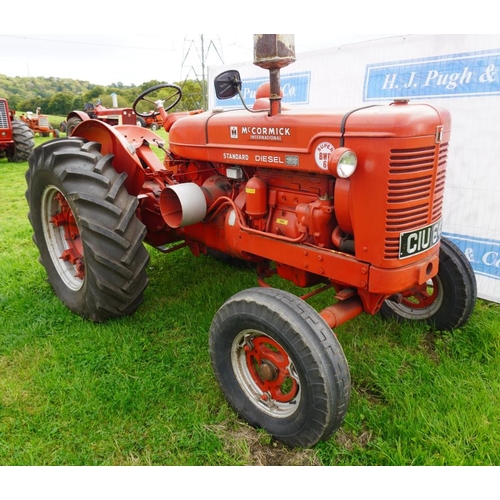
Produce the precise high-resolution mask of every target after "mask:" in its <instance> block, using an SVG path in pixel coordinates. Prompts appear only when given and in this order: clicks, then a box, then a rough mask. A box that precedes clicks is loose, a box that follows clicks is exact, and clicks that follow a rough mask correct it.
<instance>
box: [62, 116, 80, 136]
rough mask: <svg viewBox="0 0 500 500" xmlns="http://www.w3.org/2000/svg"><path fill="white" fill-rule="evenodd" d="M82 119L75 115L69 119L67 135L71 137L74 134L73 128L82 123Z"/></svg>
mask: <svg viewBox="0 0 500 500" xmlns="http://www.w3.org/2000/svg"><path fill="white" fill-rule="evenodd" d="M82 121H83V120H82V119H81V118H78V117H77V116H74V117H72V118H70V119H69V120H68V122H67V123H66V137H70V136H72V135H73V130H75V128H76V127H77V126H78V125H80V123H82Z"/></svg>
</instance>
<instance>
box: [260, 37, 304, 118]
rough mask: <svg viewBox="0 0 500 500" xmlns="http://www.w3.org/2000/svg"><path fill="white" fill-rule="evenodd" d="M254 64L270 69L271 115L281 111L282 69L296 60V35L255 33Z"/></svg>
mask: <svg viewBox="0 0 500 500" xmlns="http://www.w3.org/2000/svg"><path fill="white" fill-rule="evenodd" d="M253 46H254V62H253V63H254V64H255V65H256V66H259V67H260V68H264V69H268V70H269V85H270V90H271V96H270V103H271V113H270V115H271V116H274V115H277V114H279V113H281V92H280V90H281V87H280V69H281V68H284V67H286V66H288V65H289V64H292V63H293V62H295V35H254V36H253Z"/></svg>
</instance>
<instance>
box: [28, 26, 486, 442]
mask: <svg viewBox="0 0 500 500" xmlns="http://www.w3.org/2000/svg"><path fill="white" fill-rule="evenodd" d="M254 41H255V64H257V65H258V66H260V67H263V68H266V69H268V70H269V73H270V78H269V83H268V84H265V85H264V86H263V87H262V88H261V89H259V91H258V93H257V94H258V98H257V99H256V101H255V104H254V105H253V107H252V108H250V107H247V106H246V105H245V108H243V107H242V108H241V109H236V110H235V109H231V110H224V109H214V110H213V111H207V112H193V113H191V114H189V113H175V112H172V113H170V114H169V113H167V111H168V110H170V109H172V108H173V107H174V106H175V105H176V103H177V102H178V101H179V100H180V99H181V89H180V88H179V87H177V86H175V85H169V84H163V85H157V86H155V87H152V88H151V89H149V90H148V91H146V92H144V93H143V94H141V96H140V97H141V101H145V102H149V103H150V105H151V106H154V107H155V109H156V110H157V111H158V113H160V115H161V116H162V118H163V126H164V128H165V130H166V131H168V132H169V146H168V149H165V157H164V160H163V161H161V160H159V159H158V156H156V154H155V152H154V151H153V150H152V148H161V149H164V147H165V144H164V141H163V140H162V139H161V138H160V137H159V136H158V135H156V134H155V133H154V132H152V131H150V130H148V129H145V128H140V127H137V126H131V125H119V126H115V127H110V126H109V125H108V124H106V123H104V122H102V121H99V120H91V119H90V120H86V121H83V122H82V123H81V124H80V125H78V127H76V128H75V130H74V131H73V135H72V137H68V138H65V139H56V140H52V141H49V142H47V143H45V144H43V145H41V146H39V147H38V148H37V149H36V150H35V152H34V154H33V155H32V157H31V158H30V162H29V163H30V166H29V171H28V172H27V176H26V178H27V184H28V188H27V193H26V196H27V200H28V203H29V207H30V212H29V219H30V222H31V224H32V226H33V230H34V240H35V242H36V244H37V246H38V249H39V251H40V256H41V262H42V264H43V265H44V267H45V269H46V271H47V274H48V279H49V281H50V283H51V285H52V287H53V289H54V290H55V293H56V294H57V295H58V296H59V298H60V299H61V300H62V301H63V302H64V303H65V304H66V305H67V307H68V308H70V309H71V310H72V311H74V312H75V313H78V314H80V315H81V316H83V317H85V318H90V319H91V320H93V321H95V322H101V321H104V320H106V319H108V318H117V317H121V316H124V315H128V314H131V313H133V312H134V311H135V310H136V308H137V307H138V306H139V304H140V303H141V301H142V300H143V293H144V290H145V288H146V286H147V284H148V277H147V275H146V266H147V263H148V258H149V253H148V252H147V251H146V248H145V246H144V244H143V243H146V244H148V245H149V246H150V247H151V248H156V249H158V250H159V251H161V252H164V253H168V252H173V251H176V250H177V249H179V248H185V247H187V248H189V249H190V251H191V252H192V253H193V254H194V255H196V256H198V255H200V254H205V253H210V252H215V253H218V254H222V255H226V256H229V257H231V258H236V259H239V260H241V261H246V262H247V263H250V264H251V265H252V266H253V267H255V269H256V271H257V276H258V280H257V281H256V284H257V283H258V285H259V286H256V287H254V288H251V289H247V290H243V291H241V292H239V293H237V294H236V295H234V296H233V297H230V298H229V299H228V300H227V302H226V303H224V304H223V305H221V307H220V309H219V310H218V312H217V313H216V315H215V317H214V319H213V323H212V325H211V328H210V332H209V350H210V356H211V360H212V366H213V370H214V373H215V376H216V378H217V380H218V382H219V383H220V386H221V388H222V391H223V393H224V395H225V397H226V398H227V400H228V402H229V403H230V405H231V406H232V407H233V408H234V409H235V411H236V412H237V413H238V414H239V415H240V416H242V417H243V418H244V419H246V420H247V421H248V422H249V423H250V424H251V425H253V426H256V427H261V428H264V429H266V430H267V431H268V432H269V433H270V434H271V435H273V436H274V437H275V438H276V439H279V440H281V441H283V442H284V443H286V444H288V445H290V446H301V447H304V446H312V445H314V444H315V443H317V442H318V441H320V440H325V439H327V438H328V437H329V436H330V435H331V434H332V433H333V432H334V431H335V430H336V429H338V428H339V426H340V425H341V424H342V422H343V420H344V417H345V415H346V412H347V409H348V404H349V398H350V373H349V368H348V364H347V361H346V358H345V356H344V353H343V351H342V347H341V345H340V343H339V341H338V340H337V337H336V335H335V334H334V332H333V331H332V329H334V328H336V327H337V326H338V325H340V324H343V323H345V322H346V321H348V320H350V319H352V318H354V317H355V316H357V315H359V314H361V313H362V312H366V313H368V314H372V315H374V314H377V313H380V314H381V315H382V316H383V317H385V318H395V319H396V320H405V321H406V320H416V321H420V322H423V323H425V324H428V325H429V326H430V327H433V328H435V329H439V330H452V329H456V328H459V327H461V326H462V325H464V323H465V322H466V321H467V320H468V318H469V316H470V315H471V313H472V311H473V308H474V305H475V301H476V282H475V277H474V274H473V271H472V268H471V266H470V264H469V262H468V261H467V259H466V258H465V257H464V255H463V254H462V253H461V252H460V250H459V249H458V248H457V247H456V246H455V245H453V243H451V242H450V241H448V240H447V239H445V238H441V226H442V211H443V196H444V192H445V175H446V166H447V156H448V147H449V141H450V132H451V119H450V115H449V113H448V112H447V111H446V110H445V109H442V108H438V107H436V106H434V105H432V104H428V103H425V104H409V103H408V102H406V101H397V102H393V103H391V104H389V105H380V106H364V107H359V108H355V109H341V110H337V109H336V110H325V111H314V110H310V109H307V108H300V109H294V108H293V107H286V108H285V106H284V105H283V106H282V104H281V91H280V68H282V67H285V66H286V65H287V64H290V63H291V62H293V61H294V60H295V55H294V45H293V36H288V35H255V36H254ZM214 83H215V90H216V94H217V96H218V97H219V98H220V99H224V98H232V97H234V96H236V95H237V94H238V93H240V88H241V80H240V75H239V73H238V72H237V71H225V72H224V73H222V74H221V75H219V76H218V77H217V78H216V79H215V82H214ZM240 97H241V93H240ZM275 274H277V275H278V276H280V277H282V278H284V279H286V280H289V281H291V282H293V283H294V284H295V285H297V286H298V287H302V288H304V292H305V293H304V294H303V295H302V294H301V295H302V296H300V297H299V296H298V295H294V294H291V293H290V292H288V291H284V290H281V289H277V288H275V287H271V286H269V283H268V282H269V281H270V279H269V277H270V276H272V275H275ZM266 279H267V281H266ZM273 281H276V280H273ZM326 289H329V290H330V291H331V292H332V298H331V305H328V306H327V307H326V308H325V309H324V310H321V311H319V312H317V311H316V310H315V309H313V308H312V307H311V306H310V305H309V304H308V303H307V302H306V300H307V298H308V297H310V296H311V295H312V294H316V293H320V292H322V291H324V290H326ZM166 293H168V291H166Z"/></svg>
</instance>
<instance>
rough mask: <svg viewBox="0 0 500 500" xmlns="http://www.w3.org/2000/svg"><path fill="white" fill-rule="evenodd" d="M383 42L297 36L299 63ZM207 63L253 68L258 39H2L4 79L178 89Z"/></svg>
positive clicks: (111, 36)
mask: <svg viewBox="0 0 500 500" xmlns="http://www.w3.org/2000/svg"><path fill="white" fill-rule="evenodd" d="M382 36H389V35H364V34H335V33H331V34H323V35H321V34H314V33H312V34H311V33H310V34H295V52H296V57H300V53H302V52H309V51H312V50H318V49H324V48H331V47H336V46H339V45H343V44H346V43H358V42H363V41H366V40H369V39H371V38H379V37H382ZM202 47H203V49H202ZM202 54H204V57H202ZM202 61H204V62H205V66H206V67H208V66H211V65H222V64H225V65H230V64H231V63H241V62H252V61H253V34H171V35H168V34H167V35H165V36H161V35H160V34H154V33H153V32H152V33H150V34H128V33H126V34H112V33H111V34H109V33H108V34H35V33H29V34H28V33H24V34H16V33H12V34H0V74H4V75H7V76H12V77H15V76H21V77H26V76H32V77H37V76H43V77H58V78H71V79H77V80H85V81H89V82H90V83H93V84H98V85H111V84H112V83H118V82H121V83H122V84H124V85H131V84H134V85H140V84H142V83H144V82H147V81H150V80H159V81H162V82H168V83H173V82H178V81H182V80H184V79H185V78H186V77H189V78H193V79H195V78H196V77H201V75H202V74H203V68H202ZM205 74H206V70H205Z"/></svg>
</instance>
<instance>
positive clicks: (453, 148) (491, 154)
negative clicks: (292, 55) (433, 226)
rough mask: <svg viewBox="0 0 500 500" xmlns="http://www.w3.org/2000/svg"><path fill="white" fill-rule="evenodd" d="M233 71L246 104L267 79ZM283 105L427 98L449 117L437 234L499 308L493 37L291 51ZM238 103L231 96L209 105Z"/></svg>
mask: <svg viewBox="0 0 500 500" xmlns="http://www.w3.org/2000/svg"><path fill="white" fill-rule="evenodd" d="M226 69H237V70H239V71H240V73H241V76H242V80H243V93H244V96H245V102H246V103H247V105H249V106H250V105H251V104H252V103H253V99H254V98H255V91H256V89H257V88H258V86H259V85H260V84H261V83H264V82H266V81H268V78H269V76H268V72H267V71H266V70H263V69H261V68H259V67H257V66H255V65H254V64H253V62H248V63H242V64H238V65H234V64H233V65H231V68H229V67H226V66H218V67H210V68H209V81H210V87H209V88H210V89H213V85H212V82H213V78H214V77H215V76H216V75H217V74H219V73H220V72H222V71H224V70H226ZM281 87H282V88H283V91H284V97H283V103H284V104H285V103H290V104H293V105H294V106H295V105H296V106H310V107H315V108H335V107H342V108H345V107H350V106H352V107H353V108H355V107H359V106H360V105H363V103H373V104H377V103H379V104H383V103H387V102H390V101H392V100H393V99H397V98H408V99H410V101H416V100H418V101H420V102H421V101H429V102H430V101H432V103H434V104H437V105H439V106H442V107H445V108H447V109H448V110H449V111H450V112H451V115H452V120H453V124H452V135H451V141H450V154H449V158H448V170H447V183H446V192H445V201H444V216H443V230H444V235H445V236H447V237H448V238H449V239H450V240H452V241H453V242H454V243H455V244H456V245H457V246H458V247H459V248H460V249H461V250H462V251H463V252H464V253H465V255H466V256H467V258H468V259H469V261H470V262H471V264H472V267H473V268H474V272H475V273H476V278H477V282H478V295H479V297H481V298H483V299H487V300H491V301H494V302H500V151H499V150H500V35H408V36H404V37H401V36H397V37H390V38H384V39H381V40H374V41H368V42H363V43H357V44H350V45H342V46H340V47H332V48H331V49H327V50H320V51H314V52H308V53H303V54H297V60H296V62H294V63H293V64H291V65H290V66H288V67H286V68H283V69H282V70H281ZM218 106H221V107H226V108H227V107H231V106H235V107H241V104H240V102H239V98H235V99H233V100H230V101H229V102H228V101H220V102H219V101H217V99H216V98H215V96H214V94H213V93H212V94H211V95H210V108H211V109H212V108H214V107H218Z"/></svg>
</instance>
